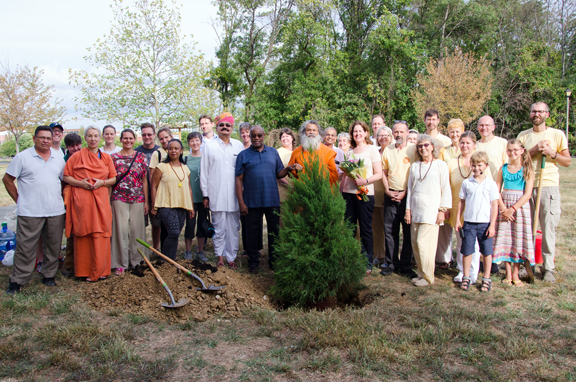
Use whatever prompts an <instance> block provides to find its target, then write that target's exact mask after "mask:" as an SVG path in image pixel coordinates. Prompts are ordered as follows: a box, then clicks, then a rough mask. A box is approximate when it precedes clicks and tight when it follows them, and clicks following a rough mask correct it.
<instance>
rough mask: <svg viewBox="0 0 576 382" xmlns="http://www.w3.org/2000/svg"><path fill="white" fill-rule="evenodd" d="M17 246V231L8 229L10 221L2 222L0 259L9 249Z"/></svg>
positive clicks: (0, 259)
mask: <svg viewBox="0 0 576 382" xmlns="http://www.w3.org/2000/svg"><path fill="white" fill-rule="evenodd" d="M14 248H16V233H14V231H12V230H9V229H8V223H2V230H1V231H0V261H2V260H3V259H4V255H5V254H6V252H7V251H9V250H11V249H14Z"/></svg>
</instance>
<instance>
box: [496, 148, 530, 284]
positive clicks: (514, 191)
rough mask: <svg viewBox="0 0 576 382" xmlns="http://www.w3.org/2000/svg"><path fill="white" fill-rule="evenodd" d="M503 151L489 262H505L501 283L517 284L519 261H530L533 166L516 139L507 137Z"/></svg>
mask: <svg viewBox="0 0 576 382" xmlns="http://www.w3.org/2000/svg"><path fill="white" fill-rule="evenodd" d="M506 153H507V154H508V158H509V159H508V163H507V164H505V165H504V166H502V168H501V169H500V171H499V172H498V181H497V184H498V189H501V190H502V192H501V197H500V200H499V201H498V205H499V207H500V208H499V209H500V212H501V214H500V215H499V216H498V220H497V224H496V241H495V242H494V260H493V261H495V262H496V261H504V262H505V263H506V278H505V279H503V280H502V282H503V283H505V284H508V285H515V286H518V287H521V286H522V285H523V283H522V281H520V279H519V278H518V270H519V269H520V264H522V263H524V261H526V260H528V261H529V262H530V264H531V265H533V264H534V243H533V241H532V221H531V217H530V206H529V204H528V203H527V202H528V200H530V197H531V196H532V187H533V186H534V169H533V168H532V159H531V158H530V154H529V153H528V150H526V149H525V148H524V146H523V145H522V143H520V141H519V140H517V139H511V140H509V141H508V146H507V149H506Z"/></svg>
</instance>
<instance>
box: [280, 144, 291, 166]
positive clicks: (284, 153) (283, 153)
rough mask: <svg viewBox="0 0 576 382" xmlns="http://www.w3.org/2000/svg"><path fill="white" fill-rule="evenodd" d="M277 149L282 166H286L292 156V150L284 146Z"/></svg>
mask: <svg viewBox="0 0 576 382" xmlns="http://www.w3.org/2000/svg"><path fill="white" fill-rule="evenodd" d="M277 151H278V155H280V160H281V161H282V164H283V165H284V167H286V166H288V162H290V157H291V156H292V151H290V150H288V149H285V148H284V147H280V148H279V149H278V150H277Z"/></svg>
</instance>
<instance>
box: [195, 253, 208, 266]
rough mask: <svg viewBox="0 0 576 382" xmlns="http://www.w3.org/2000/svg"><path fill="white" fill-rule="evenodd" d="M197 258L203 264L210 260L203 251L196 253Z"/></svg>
mask: <svg viewBox="0 0 576 382" xmlns="http://www.w3.org/2000/svg"><path fill="white" fill-rule="evenodd" d="M196 258H197V259H198V260H200V261H201V262H203V263H207V262H208V258H207V257H206V255H205V254H204V252H203V251H200V252H196Z"/></svg>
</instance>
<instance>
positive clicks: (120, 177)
mask: <svg viewBox="0 0 576 382" xmlns="http://www.w3.org/2000/svg"><path fill="white" fill-rule="evenodd" d="M137 156H138V153H137V152H134V157H133V158H132V162H130V166H129V167H128V170H126V172H125V173H124V174H122V175H121V176H119V177H117V178H116V183H114V186H113V187H112V189H115V188H116V187H118V185H119V184H120V182H121V181H122V179H124V178H125V177H126V175H128V173H129V172H130V169H132V165H133V164H134V162H135V161H136V157H137Z"/></svg>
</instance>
